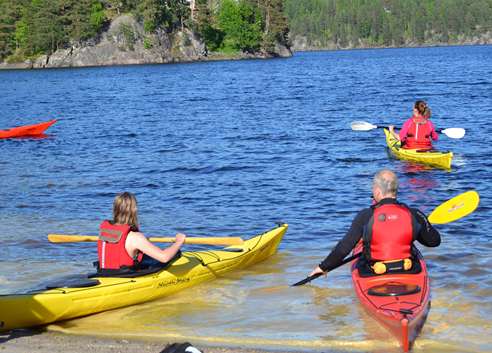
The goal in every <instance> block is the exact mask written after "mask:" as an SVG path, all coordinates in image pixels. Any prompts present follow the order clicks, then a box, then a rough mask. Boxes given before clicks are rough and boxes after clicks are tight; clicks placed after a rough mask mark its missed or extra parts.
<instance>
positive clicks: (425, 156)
mask: <svg viewBox="0 0 492 353" xmlns="http://www.w3.org/2000/svg"><path fill="white" fill-rule="evenodd" d="M384 133H385V135H386V144H387V145H388V148H389V150H390V152H391V154H392V155H393V156H395V157H396V158H398V159H402V160H406V161H410V162H414V163H418V164H424V165H428V166H431V167H435V168H441V169H451V161H452V160H453V152H439V151H430V152H429V151H427V152H419V150H416V149H405V148H402V147H401V142H400V141H399V140H397V139H396V138H395V137H394V136H393V135H391V133H390V132H389V130H388V129H384Z"/></svg>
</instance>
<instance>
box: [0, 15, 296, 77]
mask: <svg viewBox="0 0 492 353" xmlns="http://www.w3.org/2000/svg"><path fill="white" fill-rule="evenodd" d="M276 51H277V53H276V54H274V55H265V54H258V55H250V54H238V55H232V56H224V55H220V54H214V53H207V50H206V48H205V45H204V43H203V42H202V41H201V40H200V38H198V37H197V36H196V35H195V34H194V33H193V32H192V31H191V30H189V29H186V28H184V29H183V30H182V31H178V32H175V33H167V32H165V31H163V30H158V31H157V32H156V33H154V34H148V33H145V31H144V29H143V26H142V24H140V23H139V22H137V21H136V20H135V18H134V17H133V16H132V15H122V16H119V17H117V18H115V19H114V20H113V21H112V22H111V23H110V25H109V27H108V28H107V30H106V31H104V32H103V33H102V34H101V35H100V36H99V37H98V38H95V39H94V40H92V41H91V42H87V43H85V44H84V45H82V46H80V45H77V46H76V45H74V46H71V47H70V48H66V49H59V50H57V51H55V52H54V53H52V54H51V55H42V56H40V57H38V58H36V59H35V60H33V61H25V62H23V63H12V64H7V63H2V64H0V68H55V67H86V66H109V65H131V64H160V63H170V62H189V61H199V60H216V59H229V58H230V59H242V58H253V57H254V58H256V57H260V58H264V57H272V56H280V57H288V56H291V55H292V52H291V51H290V49H289V48H286V47H284V46H282V45H277V46H276Z"/></svg>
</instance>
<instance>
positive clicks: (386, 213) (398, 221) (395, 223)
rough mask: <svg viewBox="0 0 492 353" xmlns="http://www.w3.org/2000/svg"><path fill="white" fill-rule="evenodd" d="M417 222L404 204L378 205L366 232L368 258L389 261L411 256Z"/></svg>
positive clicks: (365, 243)
mask: <svg viewBox="0 0 492 353" xmlns="http://www.w3.org/2000/svg"><path fill="white" fill-rule="evenodd" d="M415 222H416V221H415V219H414V217H413V215H412V214H411V212H410V210H409V209H408V208H407V207H406V206H404V205H402V204H398V203H390V204H383V205H380V206H376V207H375V208H374V213H373V215H372V217H371V218H370V220H369V223H368V224H367V227H366V231H365V232H364V252H365V255H366V258H368V259H370V260H371V261H378V260H379V261H389V260H400V259H406V258H409V257H411V247H412V242H413V240H414V229H415V228H416V226H415Z"/></svg>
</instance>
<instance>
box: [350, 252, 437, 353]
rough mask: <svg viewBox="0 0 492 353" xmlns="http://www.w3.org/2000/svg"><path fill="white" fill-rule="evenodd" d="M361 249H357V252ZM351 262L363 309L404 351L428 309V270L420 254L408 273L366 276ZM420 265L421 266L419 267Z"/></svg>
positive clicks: (410, 344) (353, 279) (420, 326)
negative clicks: (386, 330) (387, 331)
mask: <svg viewBox="0 0 492 353" xmlns="http://www.w3.org/2000/svg"><path fill="white" fill-rule="evenodd" d="M361 250H362V247H361V246H358V247H357V249H356V251H357V252H359V251H361ZM357 261H358V260H354V261H353V262H352V282H353V285H354V289H355V292H356V294H357V297H358V298H359V300H360V302H361V304H362V306H363V307H364V309H365V310H366V311H367V312H368V313H369V315H370V316H371V317H373V318H374V319H376V320H377V321H379V322H380V323H381V324H382V325H383V326H384V327H386V328H387V329H388V330H389V331H390V332H391V333H392V334H393V335H394V336H395V337H396V338H397V339H398V341H399V342H400V344H401V346H402V348H403V351H405V352H407V351H408V350H409V349H410V348H411V346H412V343H413V342H414V341H415V339H416V338H417V336H418V334H419V332H420V330H421V329H422V327H423V326H424V323H425V319H426V318H427V314H428V312H429V309H430V286H429V277H428V274H427V268H426V266H425V262H424V260H423V258H422V255H421V254H420V252H418V251H417V259H416V260H415V262H417V261H418V262H419V263H418V264H414V265H413V267H414V268H413V269H412V270H411V271H409V272H415V273H392V274H384V275H372V276H371V275H369V276H367V275H368V274H367V273H364V272H365V271H364V270H361V271H359V268H358V266H357ZM418 265H420V266H418Z"/></svg>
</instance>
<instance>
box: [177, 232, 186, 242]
mask: <svg viewBox="0 0 492 353" xmlns="http://www.w3.org/2000/svg"><path fill="white" fill-rule="evenodd" d="M185 239H186V235H185V234H183V233H176V243H179V244H180V245H183V244H184V242H185Z"/></svg>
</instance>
